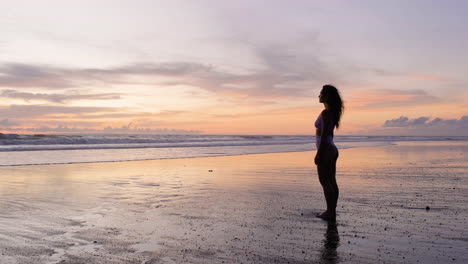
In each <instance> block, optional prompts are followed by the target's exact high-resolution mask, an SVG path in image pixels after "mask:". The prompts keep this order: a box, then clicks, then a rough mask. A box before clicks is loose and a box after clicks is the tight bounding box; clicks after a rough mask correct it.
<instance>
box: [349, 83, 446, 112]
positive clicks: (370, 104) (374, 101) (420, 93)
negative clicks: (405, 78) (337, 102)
mask: <svg viewBox="0 0 468 264" xmlns="http://www.w3.org/2000/svg"><path fill="white" fill-rule="evenodd" d="M348 102H350V103H351V104H352V105H353V106H354V108H356V109H363V110H369V109H382V108H398V107H407V106H414V105H428V104H434V103H441V102H443V99H441V98H438V97H436V96H433V95H431V94H429V93H428V92H426V91H424V90H421V89H409V90H400V89H377V88H375V89H365V90H356V91H354V92H353V93H352V94H351V96H350V98H349V100H348Z"/></svg>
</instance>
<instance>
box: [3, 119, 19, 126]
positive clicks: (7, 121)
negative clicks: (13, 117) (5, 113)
mask: <svg viewBox="0 0 468 264" xmlns="http://www.w3.org/2000/svg"><path fill="white" fill-rule="evenodd" d="M16 125H17V123H16V122H12V121H10V120H9V119H3V120H0V126H16Z"/></svg>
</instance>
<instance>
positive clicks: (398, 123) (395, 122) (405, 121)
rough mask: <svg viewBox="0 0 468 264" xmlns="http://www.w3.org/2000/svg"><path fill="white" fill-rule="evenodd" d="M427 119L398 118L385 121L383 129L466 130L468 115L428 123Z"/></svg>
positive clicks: (422, 117) (423, 117)
mask: <svg viewBox="0 0 468 264" xmlns="http://www.w3.org/2000/svg"><path fill="white" fill-rule="evenodd" d="M429 120H430V118H429V117H425V116H421V117H418V118H415V119H409V118H408V117H406V116H400V117H399V118H396V119H391V120H386V121H385V123H384V124H383V127H418V128H435V127H442V128H447V129H457V128H468V115H465V116H462V117H460V119H442V118H439V117H437V118H434V119H432V120H431V121H429Z"/></svg>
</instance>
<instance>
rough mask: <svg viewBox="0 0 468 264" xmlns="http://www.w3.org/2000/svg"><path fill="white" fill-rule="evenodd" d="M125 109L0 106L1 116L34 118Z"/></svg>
mask: <svg viewBox="0 0 468 264" xmlns="http://www.w3.org/2000/svg"><path fill="white" fill-rule="evenodd" d="M123 110H125V109H122V108H117V107H90V106H49V105H10V106H3V107H0V116H3V117H7V118H33V117H43V116H48V115H54V114H81V113H106V112H121V111H123Z"/></svg>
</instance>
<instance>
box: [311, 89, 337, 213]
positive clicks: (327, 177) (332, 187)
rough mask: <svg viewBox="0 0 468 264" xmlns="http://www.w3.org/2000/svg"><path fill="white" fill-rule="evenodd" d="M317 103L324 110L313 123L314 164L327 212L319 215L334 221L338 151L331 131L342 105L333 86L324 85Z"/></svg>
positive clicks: (335, 125)
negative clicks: (320, 104)
mask: <svg viewBox="0 0 468 264" xmlns="http://www.w3.org/2000/svg"><path fill="white" fill-rule="evenodd" d="M319 102H320V103H323V105H324V106H325V109H324V110H323V111H322V113H320V115H319V116H318V118H317V121H315V127H316V128H317V130H316V145H317V154H316V156H315V164H316V165H317V171H318V176H319V180H320V184H321V185H322V188H323V193H324V194H325V200H326V202H327V210H326V211H325V212H323V213H321V214H319V215H317V216H318V217H320V218H323V219H325V220H331V221H334V220H335V219H336V204H337V202H338V195H339V189H338V185H337V184H336V177H335V174H336V160H337V159H338V149H337V148H336V146H335V144H334V143H333V130H334V129H335V127H336V128H339V126H340V120H341V115H342V114H343V110H344V105H343V101H342V100H341V96H340V93H339V92H338V89H336V87H335V86H333V85H328V84H327V85H324V86H323V87H322V91H321V92H320V95H319Z"/></svg>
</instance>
